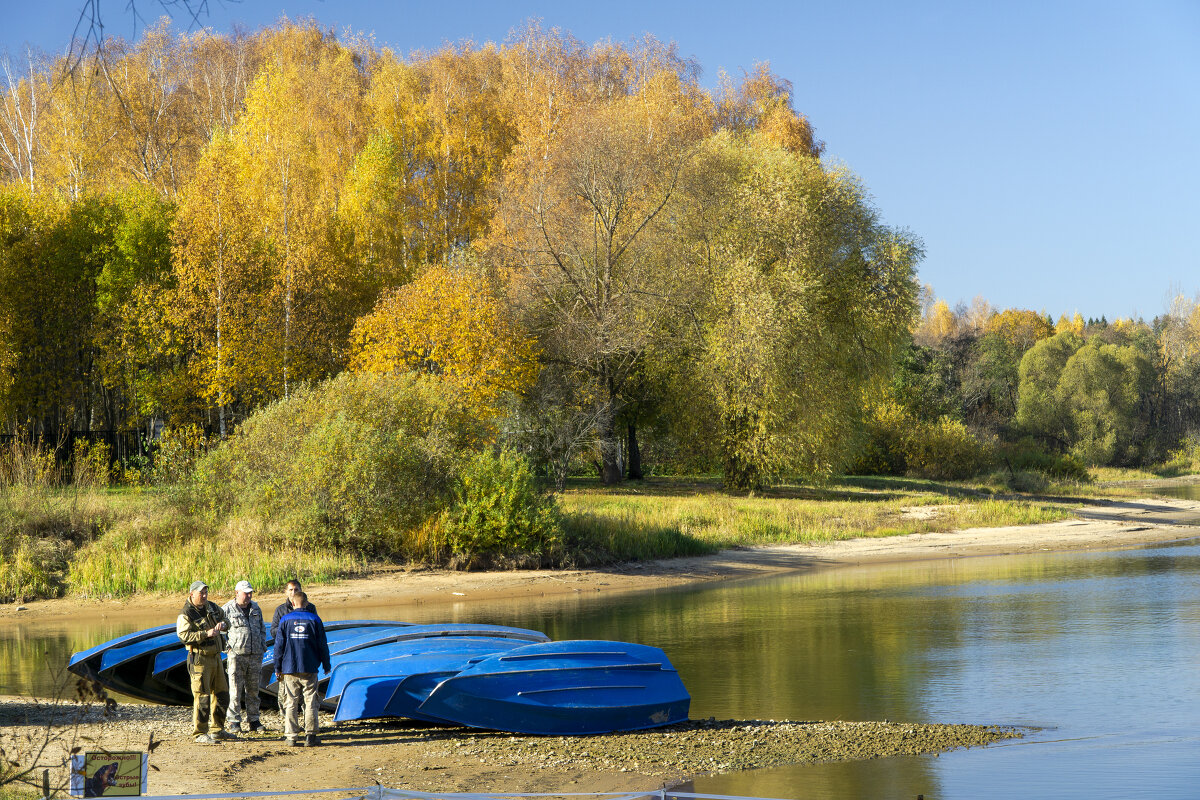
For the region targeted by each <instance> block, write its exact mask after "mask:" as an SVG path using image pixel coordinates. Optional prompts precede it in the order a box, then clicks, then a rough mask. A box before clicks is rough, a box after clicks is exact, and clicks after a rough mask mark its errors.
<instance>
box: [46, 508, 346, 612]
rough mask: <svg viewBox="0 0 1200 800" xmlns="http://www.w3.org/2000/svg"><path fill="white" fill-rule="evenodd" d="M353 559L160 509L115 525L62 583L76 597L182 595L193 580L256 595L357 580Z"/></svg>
mask: <svg viewBox="0 0 1200 800" xmlns="http://www.w3.org/2000/svg"><path fill="white" fill-rule="evenodd" d="M366 566H367V565H366V562H365V561H364V560H363V559H362V557H361V556H356V555H354V554H352V553H346V552H341V553H339V552H337V551H335V550H333V549H332V548H330V547H327V546H320V545H315V544H313V543H311V542H307V541H297V540H291V539H289V537H288V536H287V535H286V534H285V533H284V532H282V531H280V530H277V529H267V528H264V527H263V526H262V525H261V523H259V522H257V521H254V520H248V519H245V518H234V519H230V520H227V521H226V522H225V523H224V524H223V525H222V526H221V527H220V528H218V529H216V530H213V529H210V528H209V527H208V526H207V525H206V524H205V523H204V521H203V520H200V519H198V518H196V517H189V516H186V515H183V514H181V513H180V512H179V511H178V510H177V509H175V508H172V507H170V506H167V505H163V506H161V507H160V508H157V509H155V510H154V511H152V512H151V513H150V514H144V515H139V516H138V517H135V518H133V519H128V520H123V521H122V522H121V523H120V524H119V525H118V526H117V527H116V528H115V529H114V530H112V531H110V532H109V533H108V534H107V535H106V536H104V537H103V538H101V539H98V540H96V541H95V542H92V543H91V544H89V545H88V546H86V547H85V548H83V549H82V550H81V551H80V552H79V553H78V555H77V556H76V558H75V560H74V562H73V563H72V564H71V568H70V579H69V580H70V585H71V589H72V591H73V592H74V593H75V594H78V595H80V596H88V595H93V596H104V597H120V596H125V595H130V594H135V593H142V592H149V593H172V592H180V591H183V590H184V588H185V587H186V586H187V585H188V584H190V583H191V582H192V581H193V580H196V579H197V578H199V579H203V580H204V581H205V582H206V583H208V584H209V585H210V586H211V587H213V589H214V590H217V591H219V592H231V591H232V590H233V586H234V584H236V583H237V582H238V581H240V580H249V581H250V583H251V584H253V585H254V586H255V587H256V588H258V589H260V590H271V589H275V588H281V587H283V586H284V584H286V583H287V582H288V581H289V580H290V579H292V578H297V577H298V578H300V580H301V581H303V582H305V583H309V582H316V583H324V582H329V581H332V580H335V579H337V578H339V577H342V576H345V575H349V574H362V573H363V572H365V571H366Z"/></svg>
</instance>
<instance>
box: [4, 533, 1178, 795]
mask: <svg viewBox="0 0 1200 800" xmlns="http://www.w3.org/2000/svg"><path fill="white" fill-rule="evenodd" d="M274 602H275V598H273V597H268V598H264V604H265V605H266V606H273V605H274ZM331 616H332V615H331ZM352 616H354V617H368V616H372V617H389V618H403V619H406V620H411V621H414V622H433V621H446V622H467V621H476V622H481V621H486V622H496V623H502V624H509V625H519V626H523V627H528V628H537V629H540V630H543V631H545V632H546V633H547V634H549V635H550V636H551V637H552V638H555V639H569V638H576V639H577V638H598V639H619V640H625V641H633V642H643V643H646V644H654V645H658V646H660V647H662V648H664V649H665V650H666V651H667V653H668V655H669V656H670V657H671V659H672V660H673V662H674V663H675V665H676V667H677V668H678V669H679V672H680V673H681V675H682V676H683V679H684V682H685V683H686V684H687V686H688V688H689V690H690V691H691V693H692V698H693V699H692V713H691V715H692V717H693V718H704V717H710V716H712V717H716V718H717V719H729V718H736V719H793V720H828V719H843V720H880V719H889V720H901V721H912V722H972V723H997V724H1002V725H1021V726H1032V727H1034V728H1036V729H1037V730H1035V731H1033V732H1031V734H1030V735H1029V737H1028V738H1027V739H1026V740H1024V741H1021V742H1019V743H1014V744H1007V745H997V746H992V747H988V748H981V749H974V750H968V751H961V752H955V753H948V754H945V755H942V756H941V757H932V756H930V757H917V758H893V759H883V760H877V761H867V762H858V763H849V764H831V765H818V766H809V767H785V768H777V769H767V770H759V771H754V772H745V773H739V774H734V775H725V776H716V777H711V778H702V779H697V780H696V781H695V782H694V784H693V788H694V789H695V790H696V791H700V792H707V793H716V794H741V795H758V796H767V797H787V798H805V799H806V800H807V798H838V799H839V800H849V798H909V800H911V798H915V797H916V796H917V795H918V794H923V795H924V796H925V797H926V798H930V800H932V799H933V798H963V799H964V800H965V799H966V798H971V799H972V800H975V799H977V798H1006V800H1009V799H1011V798H1022V800H1028V799H1029V798H1064V797H1080V798H1083V797H1086V798H1089V799H1090V800H1101V799H1102V798H1128V797H1153V798H1156V800H1168V799H1169V798H1195V797H1198V796H1200V545H1198V544H1195V543H1185V544H1181V545H1173V546H1166V547H1156V548H1153V549H1145V550H1134V551H1122V552H1112V553H1083V554H1079V553H1074V554H1046V555H1041V556H1021V557H990V558H970V559H959V560H949V561H938V562H923V563H911V564H897V565H877V566H871V567H849V568H840V569H831V570H827V571H823V572H820V573H816V574H805V575H790V576H784V577H777V578H772V579H764V580H756V581H745V582H732V583H725V584H721V585H716V586H708V587H702V588H693V589H685V590H670V591H660V592H656V593H652V594H639V595H636V596H625V597H615V598H599V597H585V596H582V595H575V596H572V597H568V598H553V599H549V598H548V599H542V600H539V601H536V602H520V603H513V602H508V603H502V604H500V603H498V604H495V605H477V604H471V605H469V606H467V605H462V606H458V607H451V608H447V607H444V606H442V607H438V608H436V609H433V608H430V607H426V606H420V605H416V606H396V607H391V608H376V609H371V608H356V609H354V611H353V612H352ZM162 622H169V620H159V619H148V620H144V621H142V623H141V624H128V625H126V626H125V627H123V628H112V629H98V628H96V627H92V628H91V629H90V630H87V631H83V630H74V629H71V628H69V627H66V626H62V627H57V628H56V627H54V626H52V625H46V624H41V625H38V626H23V625H12V624H9V623H6V624H5V625H4V626H3V627H2V628H0V687H2V688H0V691H3V692H5V693H10V694H12V693H19V692H29V691H44V689H45V686H46V680H47V679H46V677H45V676H46V675H48V673H49V667H50V666H52V665H54V664H62V663H64V662H65V660H66V658H67V657H68V655H69V654H70V652H71V651H73V650H77V649H82V648H84V647H87V646H90V645H92V644H95V643H98V642H100V641H103V640H105V639H107V638H110V637H112V636H116V635H119V634H121V633H124V632H127V631H128V630H132V629H136V628H140V627H147V626H149V625H150V624H161V623H162ZM34 676H37V680H36V681H34V680H31V678H33V677H34ZM481 788H484V787H481ZM647 788H656V787H647ZM683 788H685V789H686V788H687V787H683Z"/></svg>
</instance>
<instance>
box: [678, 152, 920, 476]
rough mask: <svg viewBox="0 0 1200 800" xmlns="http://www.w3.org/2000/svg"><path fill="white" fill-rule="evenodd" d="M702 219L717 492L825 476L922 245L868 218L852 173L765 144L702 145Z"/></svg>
mask: <svg viewBox="0 0 1200 800" xmlns="http://www.w3.org/2000/svg"><path fill="white" fill-rule="evenodd" d="M703 170H704V172H705V173H708V174H714V175H718V176H721V180H720V181H719V182H717V183H716V184H715V188H714V193H713V194H712V195H710V196H708V197H703V198H702V200H701V202H699V203H698V207H699V208H700V210H701V212H702V213H701V216H700V218H699V221H700V224H702V226H703V227H704V228H705V230H706V231H707V236H706V240H705V241H704V246H705V253H706V258H707V268H708V269H709V270H710V272H711V275H712V283H711V290H710V294H709V298H708V302H707V307H706V308H705V310H704V339H703V348H702V351H701V353H702V355H701V357H700V358H699V359H698V362H699V368H700V369H701V370H702V371H703V372H704V374H705V375H706V376H707V381H706V383H707V384H708V385H709V386H711V391H712V401H713V405H714V409H715V415H716V421H717V424H718V430H719V431H720V437H721V452H722V463H723V468H724V473H725V480H726V483H727V485H729V486H731V487H736V488H743V489H748V488H755V487H758V486H761V485H763V484H764V483H765V482H766V481H767V480H769V479H770V477H771V476H774V475H779V474H782V473H784V472H786V471H804V472H815V473H828V472H829V471H831V470H832V469H834V468H836V467H837V466H839V465H840V463H841V461H842V460H843V459H844V458H845V457H846V455H847V450H846V448H847V444H848V442H849V439H850V435H851V433H852V430H853V426H854V423H855V420H856V419H857V416H858V411H859V408H860V402H861V398H862V396H863V394H864V392H865V391H866V390H867V388H868V387H869V386H871V385H872V383H874V382H876V381H880V380H883V379H885V378H886V377H887V376H888V374H889V373H890V369H891V364H892V358H893V357H894V353H895V352H896V347H897V345H899V344H900V342H901V339H902V336H903V335H904V334H905V332H906V331H907V330H908V328H909V323H910V320H911V319H912V316H913V314H914V311H915V298H916V284H915V281H914V280H913V271H914V267H915V264H916V261H917V260H918V258H919V257H920V252H921V251H920V246H919V244H918V243H917V242H916V241H915V240H913V239H912V238H911V237H909V236H907V235H905V234H903V233H900V232H896V231H892V230H889V229H888V228H886V227H884V226H883V225H881V224H880V222H879V220H878V216H877V213H876V212H875V211H874V209H872V208H871V207H870V206H869V205H868V204H867V202H866V199H865V193H864V191H863V189H862V186H861V184H860V183H859V182H858V181H857V179H856V178H855V177H854V176H853V175H850V174H848V173H846V172H844V171H840V170H827V169H825V168H824V167H823V166H822V165H821V163H820V162H819V161H818V160H816V159H815V158H812V157H811V156H808V155H797V154H795V153H792V152H791V151H789V150H787V149H785V148H780V147H777V146H773V145H772V144H771V143H770V142H769V141H767V142H762V141H761V140H760V141H753V140H752V141H749V142H741V141H738V140H736V139H733V138H731V137H728V136H722V137H719V138H717V139H716V140H714V142H713V143H712V145H711V148H710V150H709V152H708V153H707V155H706V162H705V164H704V165H703Z"/></svg>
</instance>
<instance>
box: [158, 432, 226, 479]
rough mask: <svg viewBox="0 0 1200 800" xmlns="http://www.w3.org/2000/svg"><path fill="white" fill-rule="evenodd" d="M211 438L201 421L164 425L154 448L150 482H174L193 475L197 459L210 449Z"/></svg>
mask: <svg viewBox="0 0 1200 800" xmlns="http://www.w3.org/2000/svg"><path fill="white" fill-rule="evenodd" d="M211 445H212V442H210V440H209V438H208V437H207V436H205V435H204V431H203V430H201V429H200V427H199V426H198V425H184V426H182V427H178V428H171V427H167V428H163V430H162V432H161V433H160V434H159V436H158V442H157V447H156V448H155V451H154V465H153V467H152V468H151V470H150V474H149V478H150V482H151V483H153V484H156V485H158V486H173V485H175V484H177V483H180V482H182V481H184V480H187V479H188V478H190V477H191V475H192V473H193V472H194V471H195V468H196V462H197V461H199V460H200V458H201V457H202V456H203V455H204V454H205V453H207V452H208V451H209V448H210V446H211Z"/></svg>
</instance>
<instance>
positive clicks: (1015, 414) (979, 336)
mask: <svg viewBox="0 0 1200 800" xmlns="http://www.w3.org/2000/svg"><path fill="white" fill-rule="evenodd" d="M926 297H927V298H928V297H929V295H928V293H927V294H926ZM926 306H927V307H926V310H925V313H924V315H923V318H922V321H921V324H920V325H919V326H918V327H917V329H916V331H915V334H914V336H913V341H912V342H911V344H909V345H908V346H907V347H906V348H905V350H904V354H903V355H902V357H901V359H900V361H899V363H898V365H897V369H896V372H895V375H894V378H893V380H892V386H891V391H890V392H889V393H888V394H887V395H886V396H885V397H884V398H882V399H881V401H880V402H878V403H876V404H875V407H874V410H873V412H872V413H871V415H870V420H871V421H870V422H869V423H868V429H869V430H871V432H872V434H873V446H871V447H868V448H865V449H864V451H863V452H861V453H860V455H859V464H858V468H859V469H860V470H861V471H872V470H878V471H883V472H904V471H910V472H912V471H915V472H928V473H937V472H938V469H939V467H943V468H944V467H945V466H946V465H953V464H954V463H955V458H956V457H957V458H959V459H960V460H962V461H965V462H970V461H971V459H972V458H975V459H981V460H982V461H983V462H986V463H989V464H991V465H992V466H995V467H1000V468H1008V469H1010V470H1013V469H1016V468H1020V466H1021V465H1023V464H1032V465H1033V466H1035V467H1039V468H1043V470H1044V469H1045V468H1046V466H1047V464H1050V463H1051V461H1052V462H1053V464H1054V466H1052V467H1051V468H1050V469H1051V471H1053V470H1054V469H1058V470H1059V471H1062V472H1065V473H1070V472H1080V469H1081V468H1082V467H1084V466H1093V465H1113V466H1134V465H1146V464H1162V463H1163V462H1166V461H1168V460H1175V461H1178V462H1179V463H1178V465H1177V466H1178V467H1179V468H1180V469H1194V468H1196V467H1197V466H1200V463H1195V462H1197V460H1198V459H1197V456H1200V305H1198V304H1197V302H1196V301H1194V300H1188V299H1187V298H1185V297H1183V296H1179V297H1177V298H1175V300H1174V301H1173V303H1172V305H1171V308H1170V309H1169V310H1168V311H1166V312H1165V313H1164V314H1162V315H1161V316H1159V317H1157V318H1156V319H1155V320H1154V321H1153V322H1151V323H1147V322H1145V321H1143V320H1141V319H1136V320H1135V319H1118V320H1115V321H1114V322H1111V323H1110V322H1108V320H1107V319H1105V318H1104V317H1101V318H1099V319H1095V318H1092V319H1088V320H1085V319H1084V318H1083V317H1082V316H1081V315H1080V314H1078V313H1076V314H1075V315H1074V316H1073V317H1067V316H1065V315H1064V316H1062V317H1060V318H1059V320H1058V321H1057V322H1055V321H1054V320H1053V319H1051V318H1050V317H1048V316H1046V315H1045V314H1044V312H1043V313H1036V312H1033V311H1029V310H1022V309H1006V310H1003V311H998V310H995V309H992V308H991V307H989V305H988V304H987V303H986V302H985V301H983V300H982V299H980V298H977V299H976V300H975V302H974V303H973V304H972V305H971V306H970V307H969V308H968V307H965V306H960V307H959V308H957V309H955V310H951V309H950V308H949V306H948V305H947V304H946V303H945V302H944V301H938V302H936V303H934V302H929V301H928V300H927V302H926ZM955 430H957V431H958V432H959V433H960V434H961V435H959V436H957V437H955V436H946V432H947V431H955ZM914 431H920V432H923V434H922V433H917V434H914V433H913V432H914ZM930 431H934V433H933V434H930ZM938 433H940V434H941V439H940V443H941V446H942V447H944V448H945V451H946V452H943V453H939V454H938V457H931V458H929V460H928V463H924V462H922V458H924V457H925V456H926V454H925V453H923V452H921V451H920V448H916V459H915V463H908V462H906V455H911V454H912V451H911V450H906V444H905V442H906V440H911V439H912V438H919V437H920V436H922V435H925V437H926V438H927V439H929V440H933V441H939V437H938ZM976 445H978V449H977V450H975V451H974V452H972V447H975V446H976ZM1047 456H1055V457H1057V458H1054V459H1051V461H1048V460H1047Z"/></svg>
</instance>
